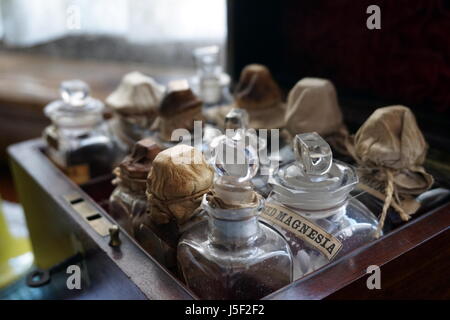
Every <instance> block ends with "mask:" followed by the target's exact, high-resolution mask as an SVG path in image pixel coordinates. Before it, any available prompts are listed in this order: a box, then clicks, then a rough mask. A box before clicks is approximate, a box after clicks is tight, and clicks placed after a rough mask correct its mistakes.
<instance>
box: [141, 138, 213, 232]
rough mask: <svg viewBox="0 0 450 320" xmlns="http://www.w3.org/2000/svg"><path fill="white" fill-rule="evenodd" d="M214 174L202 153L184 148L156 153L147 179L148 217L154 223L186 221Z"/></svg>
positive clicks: (179, 147)
mask: <svg viewBox="0 0 450 320" xmlns="http://www.w3.org/2000/svg"><path fill="white" fill-rule="evenodd" d="M213 177H214V171H213V169H212V168H211V167H210V166H209V164H208V163H207V162H206V161H205V159H204V157H203V154H202V153H201V152H200V151H198V150H197V149H195V148H193V147H191V146H187V145H177V146H175V147H172V148H169V149H166V150H164V151H162V152H160V153H159V154H158V155H157V156H156V157H155V159H154V160H153V163H152V169H151V170H150V174H149V176H148V179H147V198H148V201H149V204H150V218H151V221H152V222H153V223H155V224H166V223H169V222H171V221H173V220H175V221H176V222H177V224H178V225H180V224H183V223H185V222H186V221H188V220H189V219H190V218H191V217H192V216H193V215H194V213H195V210H196V209H197V208H198V207H199V205H200V203H201V199H202V197H203V195H204V194H205V193H207V192H208V191H209V189H210V187H211V185H212V182H213Z"/></svg>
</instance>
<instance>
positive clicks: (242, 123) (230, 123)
mask: <svg viewBox="0 0 450 320" xmlns="http://www.w3.org/2000/svg"><path fill="white" fill-rule="evenodd" d="M247 127H248V113H247V111H246V110H244V109H239V108H233V109H231V111H230V112H228V114H227V115H226V117H225V129H244V130H245V129H247Z"/></svg>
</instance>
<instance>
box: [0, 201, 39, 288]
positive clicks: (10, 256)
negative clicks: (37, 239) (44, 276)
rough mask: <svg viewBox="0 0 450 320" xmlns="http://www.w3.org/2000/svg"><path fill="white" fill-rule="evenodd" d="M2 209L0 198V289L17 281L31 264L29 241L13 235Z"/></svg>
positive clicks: (31, 256) (26, 238) (23, 237)
mask: <svg viewBox="0 0 450 320" xmlns="http://www.w3.org/2000/svg"><path fill="white" fill-rule="evenodd" d="M3 209H4V208H3V203H2V199H1V198H0V288H2V287H5V286H8V285H10V284H11V283H13V282H14V281H15V280H17V279H19V278H20V277H21V276H22V275H23V273H25V272H26V271H27V270H28V269H29V268H30V267H31V265H32V263H33V254H32V253H31V244H30V240H29V239H28V237H26V236H19V237H18V236H14V235H13V233H12V232H11V230H10V226H9V225H8V222H7V220H6V217H5V212H4V210H3Z"/></svg>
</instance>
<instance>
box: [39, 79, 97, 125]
mask: <svg viewBox="0 0 450 320" xmlns="http://www.w3.org/2000/svg"><path fill="white" fill-rule="evenodd" d="M59 91H60V94H61V100H56V101H53V102H51V103H50V104H48V105H47V106H46V107H45V109H44V113H45V115H46V116H47V117H49V118H50V119H52V121H54V122H57V121H58V120H60V119H61V118H65V117H72V118H73V117H80V116H81V117H82V116H85V115H86V116H87V115H91V116H92V115H101V112H102V110H103V103H102V102H101V101H100V100H96V99H94V98H92V97H90V96H89V91H90V90H89V86H88V85H87V84H86V83H85V82H83V81H81V80H68V81H63V82H62V83H61V86H60V89H59Z"/></svg>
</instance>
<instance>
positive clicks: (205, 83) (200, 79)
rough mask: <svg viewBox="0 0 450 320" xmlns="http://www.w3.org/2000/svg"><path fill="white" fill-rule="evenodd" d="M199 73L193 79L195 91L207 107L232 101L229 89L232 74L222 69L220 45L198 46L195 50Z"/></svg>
mask: <svg viewBox="0 0 450 320" xmlns="http://www.w3.org/2000/svg"><path fill="white" fill-rule="evenodd" d="M193 56H194V61H195V66H196V68H197V74H196V75H195V76H194V77H193V78H192V79H191V81H190V82H191V86H192V89H193V90H194V92H195V93H196V94H197V95H198V96H199V97H200V98H201V99H202V100H203V102H204V106H205V107H213V106H220V105H226V104H229V103H231V102H232V100H233V99H232V96H231V94H230V91H229V85H230V76H229V75H228V74H226V73H224V72H223V71H222V67H221V65H220V61H219V56H220V50H219V47H218V46H209V47H202V48H197V49H195V50H194V52H193Z"/></svg>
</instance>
